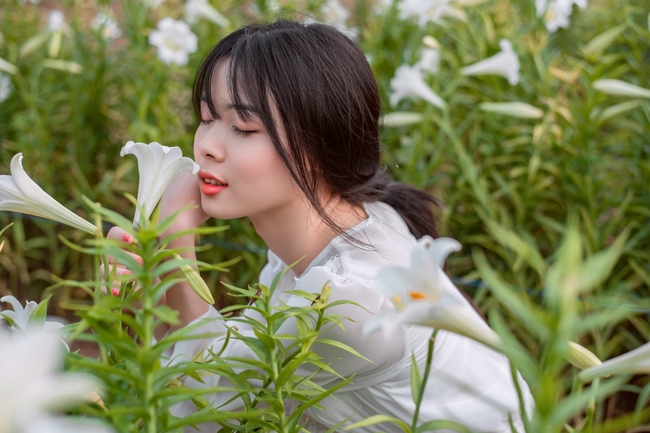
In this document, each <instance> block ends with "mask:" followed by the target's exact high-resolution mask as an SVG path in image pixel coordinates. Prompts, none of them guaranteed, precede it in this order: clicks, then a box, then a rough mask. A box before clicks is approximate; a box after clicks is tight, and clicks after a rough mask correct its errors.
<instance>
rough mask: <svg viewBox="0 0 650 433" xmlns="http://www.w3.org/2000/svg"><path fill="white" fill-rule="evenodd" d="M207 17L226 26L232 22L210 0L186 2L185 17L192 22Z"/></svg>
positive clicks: (190, 0) (189, 0)
mask: <svg viewBox="0 0 650 433" xmlns="http://www.w3.org/2000/svg"><path fill="white" fill-rule="evenodd" d="M201 18H205V19H208V20H210V21H212V22H213V23H215V24H217V25H220V26H222V27H225V26H227V25H229V24H230V21H229V20H228V18H226V17H224V16H223V15H221V14H220V13H219V11H217V10H216V9H215V8H214V7H212V5H210V3H208V0H188V1H187V3H185V19H186V20H187V22H188V23H190V24H195V23H197V22H198V21H199V19H201Z"/></svg>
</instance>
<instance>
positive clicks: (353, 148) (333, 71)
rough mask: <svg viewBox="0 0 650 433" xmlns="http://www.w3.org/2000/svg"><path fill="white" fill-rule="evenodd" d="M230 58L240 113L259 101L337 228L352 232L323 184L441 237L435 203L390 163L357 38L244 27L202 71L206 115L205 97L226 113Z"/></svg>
mask: <svg viewBox="0 0 650 433" xmlns="http://www.w3.org/2000/svg"><path fill="white" fill-rule="evenodd" d="M224 61H227V65H228V80H229V88H230V96H231V98H232V102H233V105H234V107H235V108H236V109H237V114H238V115H239V116H240V117H241V118H242V119H244V120H246V119H248V118H250V116H251V113H250V112H249V111H248V109H247V108H244V107H246V106H248V107H250V106H252V107H253V109H254V111H255V113H256V114H257V115H258V116H259V117H260V120H261V121H262V123H263V124H264V126H265V128H266V130H267V131H268V133H269V136H270V138H271V141H272V142H273V145H274V146H275V149H276V150H277V151H278V154H279V155H280V158H281V160H282V161H283V163H284V165H285V166H286V168H287V170H288V171H289V173H290V174H291V176H292V177H293V179H294V181H295V182H296V184H297V185H298V187H299V188H300V189H301V190H302V192H303V193H304V194H305V196H306V197H307V199H308V200H309V202H310V203H311V205H312V206H313V207H314V209H315V210H316V212H317V213H318V214H319V215H320V216H321V217H322V218H323V220H324V221H325V222H326V223H327V224H328V225H329V226H330V227H331V228H332V229H333V230H335V232H336V233H338V234H342V233H344V230H343V229H342V228H341V227H339V226H338V225H337V224H336V223H335V222H334V221H333V219H332V218H331V217H330V216H329V215H328V214H327V212H326V211H325V210H324V208H323V203H322V202H321V197H319V191H321V187H322V186H326V187H327V190H328V191H330V192H331V193H332V194H334V195H336V196H339V197H340V198H341V199H342V200H345V201H346V202H348V203H350V204H352V205H354V206H361V205H362V203H364V202H375V201H382V202H385V203H387V204H389V205H391V206H392V207H393V208H394V209H395V210H397V212H398V213H399V214H400V215H401V216H402V218H403V219H404V221H405V222H406V224H407V225H408V227H409V229H410V231H411V233H412V234H413V235H414V236H415V237H416V238H420V237H422V236H424V235H426V234H428V235H431V236H433V237H437V234H438V233H437V230H436V223H435V217H434V214H433V205H435V204H437V202H436V200H435V199H434V198H433V197H431V196H430V195H429V194H428V193H426V192H424V191H421V190H418V189H415V188H413V187H410V186H407V185H405V184H401V183H397V182H392V181H391V180H390V178H389V177H388V176H387V175H386V173H385V169H384V168H383V167H382V166H381V152H380V144H379V126H380V125H379V116H380V114H381V101H380V98H379V91H378V89H377V83H376V81H375V77H374V76H373V74H372V71H371V70H370V66H369V65H368V62H367V61H366V58H365V56H364V54H363V52H362V51H361V49H360V48H359V47H358V46H357V45H356V44H355V43H354V42H353V41H352V40H350V39H349V38H348V37H347V36H345V35H343V34H342V33H340V32H339V31H338V30H336V29H335V28H333V27H330V26H327V25H323V24H301V23H299V22H295V21H286V20H279V21H276V22H274V23H271V24H267V25H250V26H247V27H244V28H241V29H239V30H237V31H235V32H233V33H231V34H230V35H228V36H226V37H225V38H224V39H222V40H221V41H220V42H219V43H218V44H217V45H215V46H214V48H212V50H211V51H210V53H209V54H208V55H207V56H206V58H205V59H204V60H203V63H202V65H201V67H200V68H199V71H198V73H197V75H196V78H195V80H194V93H193V104H194V111H195V113H196V115H197V116H200V111H201V103H202V102H203V103H205V104H206V105H207V107H208V109H209V110H210V112H211V114H212V115H213V116H215V117H216V116H217V112H216V108H215V104H214V101H213V99H212V91H211V88H212V84H213V80H214V78H215V77H214V74H215V70H216V69H217V67H218V66H219V65H220V64H222V62H224ZM273 107H275V108H276V109H277V114H278V116H277V117H278V120H279V121H280V122H282V125H283V126H284V129H285V132H286V140H285V141H286V143H283V142H282V140H281V138H280V135H279V133H278V125H276V124H275V122H274V116H273Z"/></svg>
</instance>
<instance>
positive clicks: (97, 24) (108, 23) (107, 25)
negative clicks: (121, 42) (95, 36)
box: [90, 12, 122, 41]
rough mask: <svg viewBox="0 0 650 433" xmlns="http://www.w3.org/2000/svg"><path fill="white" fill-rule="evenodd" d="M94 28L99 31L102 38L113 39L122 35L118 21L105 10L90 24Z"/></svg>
mask: <svg viewBox="0 0 650 433" xmlns="http://www.w3.org/2000/svg"><path fill="white" fill-rule="evenodd" d="M90 27H92V28H93V29H94V30H96V31H98V32H99V34H100V36H101V37H102V39H104V40H105V41H112V40H113V39H117V38H119V37H120V36H122V32H121V31H120V28H119V26H118V25H117V21H115V19H114V18H112V17H109V16H108V15H106V14H105V13H103V12H99V13H98V14H97V15H96V16H95V19H93V22H92V23H91V24H90Z"/></svg>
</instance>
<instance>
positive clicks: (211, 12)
mask: <svg viewBox="0 0 650 433" xmlns="http://www.w3.org/2000/svg"><path fill="white" fill-rule="evenodd" d="M200 19H206V20H208V21H212V22H213V23H215V24H217V25H220V26H228V25H229V24H230V22H229V21H228V19H227V18H226V17H224V16H223V15H222V14H221V13H219V11H217V10H216V9H215V8H214V7H212V6H211V5H210V3H209V2H208V0H188V1H187V3H185V20H186V21H187V22H186V21H182V20H175V19H173V18H170V17H166V18H163V19H162V20H160V21H159V22H158V26H157V28H156V30H154V31H153V32H151V34H149V43H150V44H151V45H153V46H155V47H156V48H158V58H159V59H160V60H162V61H163V63H166V64H172V63H173V64H176V65H180V66H185V65H187V63H188V62H189V59H190V54H192V53H194V52H196V50H197V48H198V38H197V37H196V35H195V34H194V33H193V32H192V30H191V29H190V26H189V25H188V23H189V24H195V23H196V22H198V21H199V20H200Z"/></svg>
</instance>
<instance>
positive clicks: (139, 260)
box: [106, 250, 144, 265]
mask: <svg viewBox="0 0 650 433" xmlns="http://www.w3.org/2000/svg"><path fill="white" fill-rule="evenodd" d="M123 254H125V255H127V256H129V257H131V258H132V259H133V260H135V261H136V262H137V263H138V264H140V265H142V264H144V261H143V260H142V257H140V256H139V255H137V254H134V253H131V252H129V251H126V250H123ZM106 258H107V259H108V263H109V264H111V265H112V264H113V263H119V264H123V263H122V262H120V261H119V260H115V256H113V255H111V254H108V255H107V256H106Z"/></svg>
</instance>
